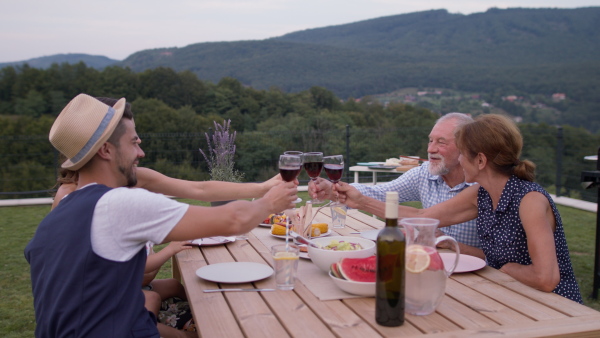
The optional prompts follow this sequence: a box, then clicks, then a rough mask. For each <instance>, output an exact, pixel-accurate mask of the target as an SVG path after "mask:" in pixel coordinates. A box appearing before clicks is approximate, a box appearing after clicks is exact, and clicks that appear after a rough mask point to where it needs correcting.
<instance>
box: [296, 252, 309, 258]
mask: <svg viewBox="0 0 600 338" xmlns="http://www.w3.org/2000/svg"><path fill="white" fill-rule="evenodd" d="M298 256H300V258H304V259H310V256H309V255H308V252H302V251H300V254H299V255H298Z"/></svg>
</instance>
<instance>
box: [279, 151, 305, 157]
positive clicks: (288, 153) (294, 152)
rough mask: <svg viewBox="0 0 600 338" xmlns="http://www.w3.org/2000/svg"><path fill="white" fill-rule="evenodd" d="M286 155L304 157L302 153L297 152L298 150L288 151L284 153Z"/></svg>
mask: <svg viewBox="0 0 600 338" xmlns="http://www.w3.org/2000/svg"><path fill="white" fill-rule="evenodd" d="M283 154H284V155H296V156H302V154H304V153H303V152H301V151H297V150H287V151H284V152H283Z"/></svg>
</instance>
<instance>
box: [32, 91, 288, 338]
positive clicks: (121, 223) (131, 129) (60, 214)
mask: <svg viewBox="0 0 600 338" xmlns="http://www.w3.org/2000/svg"><path fill="white" fill-rule="evenodd" d="M124 107H125V99H121V100H119V102H117V103H116V104H115V105H114V107H110V106H108V105H106V104H104V103H102V102H100V101H98V100H97V99H95V98H93V97H91V96H89V95H86V94H80V95H78V96H77V97H75V98H74V99H73V100H72V101H71V102H69V104H68V105H67V106H66V107H65V108H64V109H63V111H62V112H61V113H60V115H59V116H58V117H57V119H56V121H55V122H54V124H53V126H52V128H51V130H50V142H51V143H52V145H53V146H54V147H55V148H56V149H57V150H58V151H60V152H61V153H63V154H65V155H66V156H67V158H68V159H67V160H66V161H65V162H64V163H63V164H62V167H63V168H66V169H70V170H78V171H79V185H78V186H79V187H80V188H79V189H78V190H77V191H75V192H73V193H71V194H69V195H68V196H67V197H65V198H64V199H63V200H62V202H61V203H60V204H59V206H58V207H56V208H55V209H54V210H52V211H51V212H50V213H49V214H48V215H47V216H46V218H44V220H42V222H41V223H40V225H39V226H38V229H37V231H36V233H35V235H34V237H33V238H32V240H31V241H30V242H29V244H28V245H27V247H26V248H25V257H26V259H27V261H28V262H29V264H30V266H31V282H32V289H33V296H34V308H35V314H36V324H37V325H36V330H35V333H36V336H38V337H65V336H69V337H127V336H133V337H158V336H159V334H158V330H157V328H156V318H154V315H153V314H152V313H150V312H149V311H147V310H146V309H145V308H144V296H143V294H142V291H141V289H140V285H141V283H142V277H143V272H144V266H145V262H146V252H145V244H146V242H148V241H151V242H153V243H165V242H170V241H181V240H189V239H195V238H202V237H210V236H218V235H225V236H227V235H235V234H240V233H246V232H248V231H250V230H251V229H252V228H254V227H255V226H256V225H257V224H259V223H260V221H261V220H263V219H264V218H265V217H267V216H268V215H269V214H271V213H276V212H280V211H282V210H285V209H288V208H290V207H292V206H293V204H292V202H293V201H294V199H295V198H296V187H295V185H294V183H286V182H282V183H280V184H278V185H276V186H275V187H273V188H272V189H271V190H270V191H269V192H268V193H267V194H265V195H264V197H263V198H261V199H258V200H255V201H253V202H249V201H236V202H232V203H229V204H226V205H224V206H220V207H217V208H204V207H199V206H190V205H187V204H183V203H179V202H177V201H173V200H171V199H169V198H167V197H164V196H162V195H158V194H154V193H150V192H148V191H146V190H144V189H130V188H128V187H132V186H134V185H135V184H136V167H137V164H138V160H139V158H141V157H143V156H144V152H143V151H142V149H141V148H140V143H141V140H140V138H139V137H138V135H137V133H136V131H135V123H134V121H133V116H131V115H129V114H124ZM223 215H227V216H226V217H223Z"/></svg>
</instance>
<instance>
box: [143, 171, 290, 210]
mask: <svg viewBox="0 0 600 338" xmlns="http://www.w3.org/2000/svg"><path fill="white" fill-rule="evenodd" d="M137 178H138V184H137V185H136V187H138V188H144V189H146V190H149V191H152V192H156V193H161V194H164V195H167V196H175V197H180V198H190V199H195V200H200V201H207V202H212V201H226V200H232V199H243V198H254V197H262V196H263V195H264V194H265V193H266V192H267V191H269V189H271V188H272V187H273V186H275V185H277V184H278V183H280V182H281V181H282V180H281V176H280V175H279V174H277V175H276V176H274V177H272V178H271V179H269V180H267V181H265V182H262V183H232V182H221V181H186V180H180V179H176V178H172V177H169V176H165V175H163V174H161V173H159V172H157V171H154V170H152V169H148V168H139V167H138V168H137Z"/></svg>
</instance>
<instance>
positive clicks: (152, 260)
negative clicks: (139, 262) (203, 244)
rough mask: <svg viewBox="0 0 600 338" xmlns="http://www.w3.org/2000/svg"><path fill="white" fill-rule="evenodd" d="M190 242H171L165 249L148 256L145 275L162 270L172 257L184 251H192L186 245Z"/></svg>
mask: <svg viewBox="0 0 600 338" xmlns="http://www.w3.org/2000/svg"><path fill="white" fill-rule="evenodd" d="M187 243H189V242H188V241H176V242H171V243H169V245H167V246H166V247H164V248H163V249H162V250H160V251H159V252H156V253H153V254H150V255H148V257H147V258H146V269H145V273H149V272H152V271H155V270H158V269H160V267H161V266H163V264H165V263H166V262H167V261H168V260H169V259H170V258H171V257H173V256H174V255H175V254H177V253H179V252H180V251H183V250H188V249H192V247H191V246H189V245H186V244H187Z"/></svg>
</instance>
